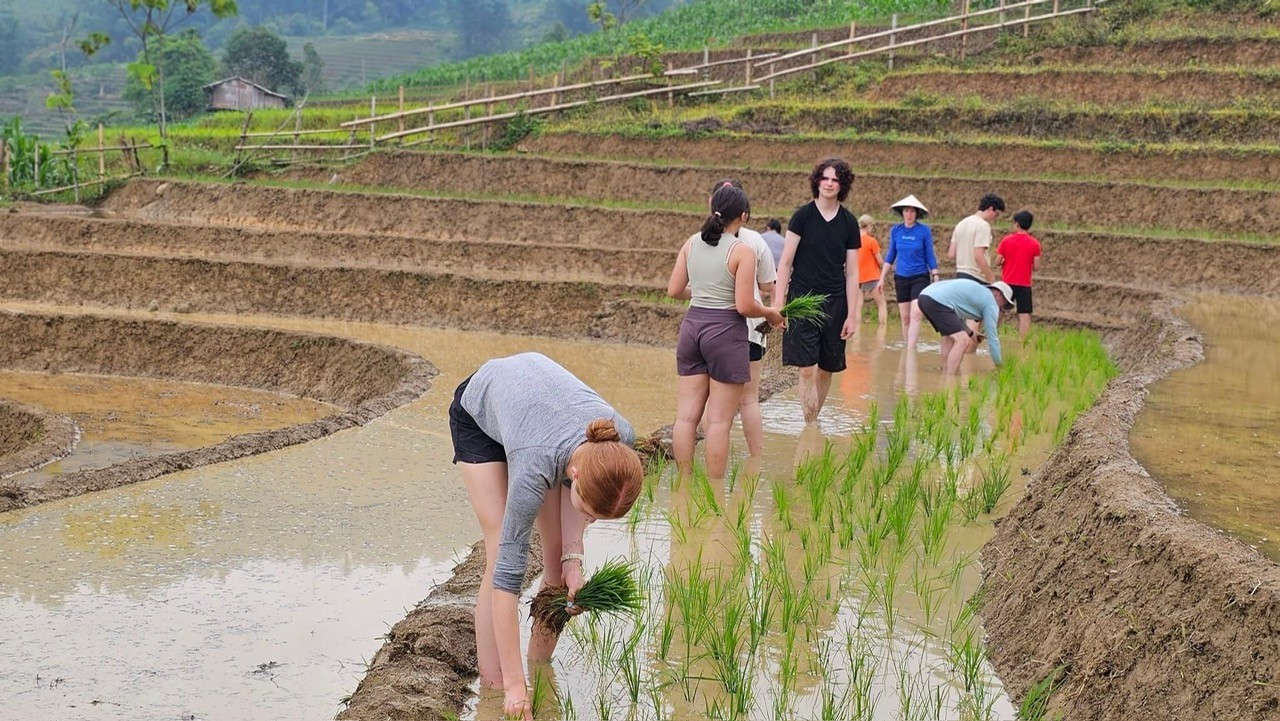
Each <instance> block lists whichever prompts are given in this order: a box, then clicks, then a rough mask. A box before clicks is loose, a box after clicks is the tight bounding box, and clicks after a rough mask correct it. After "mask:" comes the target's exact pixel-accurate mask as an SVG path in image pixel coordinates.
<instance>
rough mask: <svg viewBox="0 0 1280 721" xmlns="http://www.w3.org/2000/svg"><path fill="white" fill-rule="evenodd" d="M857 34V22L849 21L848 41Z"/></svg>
mask: <svg viewBox="0 0 1280 721" xmlns="http://www.w3.org/2000/svg"><path fill="white" fill-rule="evenodd" d="M857 34H858V23H857V22H856V21H855V22H851V23H849V41H850V42H852V41H853V38H854V36H855V35H857Z"/></svg>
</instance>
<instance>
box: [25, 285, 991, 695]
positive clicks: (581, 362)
mask: <svg viewBox="0 0 1280 721" xmlns="http://www.w3.org/2000/svg"><path fill="white" fill-rule="evenodd" d="M8 305H14V304H8ZM33 308H35V307H34V306H25V307H23V308H22V309H27V310H30V309H33ZM62 310H67V309H62ZM152 315H154V314H152ZM178 317H179V318H182V319H186V320H192V321H212V322H227V323H237V324H254V325H266V326H271V327H280V328H289V329H298V330H307V331H319V332H325V333H331V334H335V335H341V336H347V337H354V338H359V339H363V340H369V341H373V342H379V343H385V344H388V345H393V346H398V347H401V348H405V349H407V350H410V351H413V352H415V353H419V354H421V355H423V356H424V357H426V358H428V359H430V360H431V361H432V362H433V363H434V364H435V365H436V366H437V367H439V368H440V369H441V371H442V375H441V376H440V377H439V378H438V379H437V381H436V385H435V387H434V388H433V389H432V390H431V391H430V392H429V393H428V394H427V395H426V396H425V397H424V398H423V399H421V400H420V401H418V402H416V403H414V404H411V405H409V406H406V407H404V408H401V409H398V410H396V411H393V412H392V413H390V414H388V415H387V416H385V417H383V418H381V419H378V420H376V421H374V422H373V423H371V424H369V425H368V426H366V427H363V428H358V429H352V430H349V431H345V432H342V433H339V434H336V435H334V436H331V437H328V438H325V439H322V440H319V441H316V442H314V443H311V444H308V445H305V446H300V447H292V448H288V449H284V450H282V451H279V452H276V453H271V454H267V455H263V456H257V457H252V458H247V459H243V460H240V461H235V462H231V463H225V464H220V465H216V466H212V467H208V468H202V469H197V470H193V471H189V472H184V473H178V474H173V475H170V476H166V477H163V478H160V479H156V480H153V481H149V482H145V483H141V484H137V485H134V486H129V487H125V488H120V489H117V490H113V491H109V492H104V493H98V494H91V495H89V496H85V497H80V498H73V499H68V500H65V501H60V502H57V503H52V504H48V505H45V506H40V507H37V508H33V509H27V510H24V511H19V512H12V513H8V514H3V515H0V621H3V623H4V626H5V628H6V634H5V638H6V642H5V644H4V652H3V654H2V660H0V699H4V701H3V703H0V709H2V710H0V717H4V716H6V715H7V714H9V713H10V712H16V713H18V715H19V717H21V718H23V719H33V720H40V719H51V720H52V719H78V718H95V719H96V718H102V717H108V718H130V719H152V718H155V719H173V718H182V717H188V718H189V717H191V716H194V717H195V718H237V719H278V718H327V717H330V716H332V715H333V714H334V713H335V712H336V711H337V710H338V709H339V708H340V706H339V700H340V699H341V698H342V697H343V696H344V695H345V694H347V693H349V692H350V691H351V690H352V689H353V688H354V686H355V684H356V682H357V680H358V679H359V678H360V677H361V676H362V675H363V670H364V660H365V659H367V658H369V657H371V656H372V654H373V653H374V651H376V649H377V648H378V647H379V646H380V645H381V641H380V640H379V638H378V637H379V636H380V635H381V634H382V633H384V632H385V631H386V630H387V628H388V627H389V626H390V624H392V623H394V622H395V621H397V620H399V619H400V618H401V616H402V615H403V613H404V611H405V609H406V608H408V607H410V606H411V605H412V604H413V603H415V602H416V601H417V600H419V599H421V598H423V597H424V596H425V595H426V594H427V592H428V591H429V589H430V587H431V586H432V585H433V584H434V583H436V582H438V581H440V580H442V579H443V578H445V577H446V576H447V574H448V572H449V570H450V568H451V567H452V565H453V563H454V561H455V560H456V559H457V557H458V556H457V554H458V552H459V551H460V550H462V549H463V548H465V547H466V546H467V545H469V544H470V543H471V542H473V541H474V540H475V538H476V537H478V535H479V531H478V528H477V527H476V524H475V521H474V518H473V516H472V514H471V511H470V508H469V506H468V504H467V502H466V499H465V496H464V495H463V494H462V493H461V491H460V487H459V484H458V481H457V477H456V473H455V471H454V470H453V469H452V467H451V466H450V464H449V457H450V454H449V443H448V431H447V426H446V424H445V421H444V418H445V413H444V411H445V409H446V407H447V404H448V401H449V399H450V396H451V391H452V389H453V387H454V385H455V384H456V383H457V382H458V381H459V380H461V378H463V377H464V376H465V375H466V374H468V373H470V372H471V371H472V370H474V368H475V367H476V366H477V365H478V364H479V363H480V362H481V361H482V360H483V359H485V358H488V357H492V356H497V355H503V354H508V353H512V352H517V351H521V350H529V349H536V350H540V351H543V352H545V353H547V354H549V355H551V356H552V357H554V358H556V359H557V360H559V361H560V362H562V363H564V364H565V365H566V366H567V367H569V368H570V369H571V370H573V371H574V372H575V373H577V374H579V375H580V376H581V377H583V378H584V379H585V380H586V381H587V382H589V383H590V384H592V385H593V386H595V387H596V388H598V389H600V390H601V391H602V392H603V393H604V395H605V396H606V397H608V398H609V399H610V400H611V401H613V402H614V403H615V404H616V405H617V406H618V407H619V408H620V409H621V410H622V411H623V412H624V413H625V414H626V415H627V416H628V417H629V418H630V419H631V420H632V421H633V422H634V423H635V425H636V426H637V428H639V429H641V430H642V431H647V430H648V429H652V428H654V427H657V426H658V425H661V424H663V423H666V422H668V421H669V420H670V418H671V416H672V415H673V412H674V399H673V396H672V393H673V390H672V382H671V380H672V379H671V369H672V366H673V360H672V357H671V353H670V351H667V350H661V349H653V348H646V347H631V346H608V345H600V344H596V343H589V342H568V341H559V340H550V339H543V338H535V337H510V336H499V335H490V334H475V333H466V334H463V333H457V332H449V331H441V330H428V329H418V328H407V327H401V326H378V325H365V324H347V323H325V322H320V321H307V320H283V319H277V318H235V317H212V316H204V317H197V316H190V315H187V316H178ZM874 328H875V327H874V326H866V327H865V328H864V335H863V337H862V338H861V339H859V341H858V343H856V344H855V345H854V346H851V351H852V354H851V358H850V363H851V371H850V372H849V373H846V374H844V375H843V376H841V377H840V379H839V382H838V383H837V385H835V386H834V387H833V389H832V396H831V402H830V403H829V408H828V410H827V411H826V412H825V413H824V416H823V427H824V429H825V430H826V431H827V432H828V433H830V434H832V435H838V434H841V433H844V432H846V431H847V430H848V429H849V428H852V427H853V426H854V425H856V424H859V423H861V422H863V421H864V420H865V416H866V413H867V409H868V407H869V405H870V403H871V402H873V401H874V402H878V403H879V404H880V406H881V407H882V408H887V407H888V406H889V405H891V403H892V399H893V398H894V397H895V395H896V394H897V393H898V392H899V391H900V390H907V391H911V392H918V391H928V390H932V389H934V388H936V387H937V385H938V380H939V376H938V368H939V362H938V358H937V356H936V353H928V352H926V353H923V354H921V355H920V357H919V358H918V360H917V361H916V362H915V363H908V362H906V360H905V359H903V358H902V354H901V353H900V352H899V351H898V348H900V342H899V341H898V340H897V338H896V335H897V330H896V328H893V327H891V328H890V329H889V332H888V333H887V334H886V335H880V336H877V334H876V332H875V329H874ZM112 382H113V383H119V384H121V385H120V386H119V388H118V390H119V392H123V393H129V392H130V391H129V389H128V383H129V382H128V381H124V380H115V379H113V380H112ZM105 411H106V409H103V408H100V409H97V411H93V412H99V413H101V412H105ZM765 412H766V430H767V455H768V456H769V457H770V458H771V459H773V460H771V461H770V463H769V465H768V467H767V469H766V473H768V474H785V473H786V472H788V471H789V468H790V463H791V462H792V460H793V459H794V457H795V456H796V454H797V453H798V452H803V451H804V449H805V448H817V447H820V446H821V443H822V437H821V435H817V436H815V435H813V434H809V435H807V436H802V435H797V434H798V433H799V430H798V429H799V428H800V425H801V424H800V423H799V421H798V419H799V404H798V401H797V399H796V397H795V395H794V392H790V393H786V394H783V395H782V396H780V397H778V398H777V399H775V400H774V401H771V402H770V403H769V404H767V405H766V408H765ZM882 415H888V413H887V411H882ZM739 437H740V434H738V432H737V431H735V439H737V438H739ZM666 533H667V532H666V531H664V530H662V529H658V528H655V529H653V530H652V531H651V532H650V533H648V534H647V536H646V538H647V541H646V542H652V543H653V545H654V552H655V553H663V552H664V551H663V543H664V540H663V538H664V536H665V535H666ZM982 540H984V537H975V538H973V539H971V540H969V541H966V544H967V545H968V544H971V546H972V547H973V548H977V546H978V545H980V543H981V542H982ZM632 542H633V540H632V539H631V537H630V535H629V534H628V533H627V532H626V530H625V529H624V528H621V527H619V526H616V524H614V525H611V524H608V523H602V524H599V527H598V528H596V529H595V530H593V534H592V539H591V542H590V546H591V553H592V554H593V557H594V556H601V557H603V556H608V555H612V554H611V553H610V549H611V548H614V547H616V546H620V545H623V544H625V545H626V546H628V547H629V545H630V544H631V543H632ZM668 547H669V542H668ZM596 560H598V559H596ZM964 583H965V584H967V587H968V588H972V587H973V585H974V584H976V577H970V578H967V579H966V580H965V581H964ZM966 595H967V591H966ZM908 642H909V643H911V644H913V645H915V646H921V645H923V644H924V642H923V640H922V639H909V640H908ZM564 676H565V678H564V680H565V681H566V682H567V683H573V678H572V676H571V675H568V674H565V675H564ZM992 683H993V684H994V683H995V682H994V680H992ZM481 717H484V718H488V717H489V715H488V714H487V713H485V712H482V714H481Z"/></svg>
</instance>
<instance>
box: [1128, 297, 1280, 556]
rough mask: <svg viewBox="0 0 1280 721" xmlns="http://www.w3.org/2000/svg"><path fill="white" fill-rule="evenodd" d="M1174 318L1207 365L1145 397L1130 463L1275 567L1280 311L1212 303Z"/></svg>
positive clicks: (1258, 303) (1202, 302) (1279, 306)
mask: <svg viewBox="0 0 1280 721" xmlns="http://www.w3.org/2000/svg"><path fill="white" fill-rule="evenodd" d="M1180 312H1181V313H1182V314H1183V315H1184V316H1185V317H1186V319H1187V320H1188V321H1189V322H1190V323H1191V324H1192V325H1194V326H1195V327H1196V328H1197V329H1199V330H1200V332H1201V333H1202V334H1203V337H1204V346H1205V360H1204V362H1203V363H1201V364H1199V365H1197V366H1194V367H1192V368H1187V369H1184V370H1180V371H1177V372H1176V373H1173V374H1172V375H1170V376H1169V377H1167V378H1165V379H1164V380H1161V381H1160V382H1158V383H1156V384H1155V385H1154V386H1153V387H1152V388H1151V395H1150V396H1149V397H1148V398H1147V403H1146V407H1145V409H1144V410H1143V412H1142V414H1141V415H1139V416H1138V420H1137V424H1136V425H1135V427H1134V429H1133V434H1132V438H1131V440H1132V444H1133V449H1134V455H1135V457H1136V458H1137V459H1138V460H1139V461H1140V462H1141V463H1142V465H1143V466H1144V467H1145V468H1146V469H1147V470H1148V471H1149V472H1150V473H1151V475H1152V476H1154V477H1155V478H1158V479H1159V480H1160V481H1161V482H1162V483H1164V485H1165V488H1166V489H1167V490H1168V491H1169V494H1170V495H1171V496H1173V497H1174V498H1175V499H1176V500H1177V501H1178V503H1179V504H1181V505H1182V506H1183V507H1184V508H1186V510H1187V512H1188V513H1189V514H1190V515H1191V516H1193V517H1195V518H1197V519H1199V520H1201V521H1203V522H1205V523H1207V524H1209V525H1210V526H1212V527H1214V528H1219V529H1222V530H1224V531H1226V532H1227V533H1229V534H1231V535H1234V536H1236V537H1237V538H1239V539H1240V540H1242V541H1244V542H1245V543H1248V544H1249V545H1252V546H1254V547H1256V548H1257V549H1258V550H1259V551H1261V552H1262V553H1263V554H1264V555H1266V556H1267V557H1269V558H1271V559H1272V560H1275V561H1280V473H1278V471H1280V362H1278V361H1277V358H1278V357H1280V302H1277V301H1274V300H1267V299H1263V298H1257V297H1250V298H1229V297H1221V296H1212V297H1203V298H1199V299H1197V300H1195V301H1194V302H1192V303H1189V304H1188V305H1187V306H1185V307H1184V308H1182V309H1181V311H1180Z"/></svg>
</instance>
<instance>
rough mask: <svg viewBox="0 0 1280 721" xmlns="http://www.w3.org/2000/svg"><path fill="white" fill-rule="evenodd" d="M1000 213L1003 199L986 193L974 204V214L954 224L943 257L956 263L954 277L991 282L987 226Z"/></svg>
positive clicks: (989, 226) (992, 274) (989, 234)
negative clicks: (976, 210) (945, 254)
mask: <svg viewBox="0 0 1280 721" xmlns="http://www.w3.org/2000/svg"><path fill="white" fill-rule="evenodd" d="M1003 212H1004V199H1003V198H1001V197H1000V196H998V195H996V194H994V193H987V194H986V195H984V196H982V199H981V200H979V201H978V212H976V213H974V214H973V215H970V216H969V217H967V218H965V219H964V220H962V221H960V222H959V223H956V227H955V230H953V231H951V244H950V245H948V246H947V257H948V258H950V259H951V260H954V261H955V262H956V277H957V278H968V279H969V280H976V281H978V282H979V283H994V282H995V279H996V274H995V271H993V270H992V269H991V261H990V260H989V259H988V258H987V248H990V247H991V223H992V222H993V221H995V219H996V218H999V217H1000V214H1001V213H1003Z"/></svg>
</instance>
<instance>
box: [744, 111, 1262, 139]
mask: <svg viewBox="0 0 1280 721" xmlns="http://www.w3.org/2000/svg"><path fill="white" fill-rule="evenodd" d="M726 122H727V128H728V129H730V130H742V131H753V130H754V131H760V132H774V133H787V134H789V133H833V132H848V131H857V132H862V133H907V134H911V135H926V136H928V135H932V136H938V135H955V136H959V137H974V136H983V135H1013V136H1019V137H1024V138H1035V139H1037V140H1087V141H1109V142H1117V143H1171V142H1185V143H1209V142H1215V141H1224V142H1232V143H1237V144H1250V143H1272V144H1274V143H1277V142H1280V113H1275V112H1273V111H1269V110H1182V109H1179V110H1124V109H1119V110H1108V109H1095V108H1088V107H1082V108H1074V107H1072V108H1065V109H1064V108H1055V107H1048V106H1045V105H1041V104H1034V103H1033V104H1030V105H1028V106H1026V107H1024V106H1022V105H1019V104H1011V105H1005V106H1002V107H1001V106H998V107H991V108H972V109H971V108H964V107H961V106H959V105H944V106H938V107H926V108H903V107H900V106H873V105H863V104H839V103H832V104H830V105H828V106H826V107H814V106H809V107H795V106H791V105H784V104H780V103H769V102H762V103H758V104H756V105H753V106H750V107H744V108H740V109H738V110H737V111H735V112H734V114H733V116H732V117H731V118H726Z"/></svg>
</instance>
